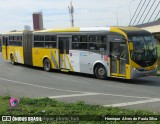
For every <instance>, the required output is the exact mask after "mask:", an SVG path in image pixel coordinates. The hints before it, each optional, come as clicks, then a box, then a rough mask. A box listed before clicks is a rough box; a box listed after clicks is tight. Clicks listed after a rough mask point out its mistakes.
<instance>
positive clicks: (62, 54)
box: [58, 36, 71, 71]
mask: <svg viewBox="0 0 160 124" xmlns="http://www.w3.org/2000/svg"><path fill="white" fill-rule="evenodd" d="M70 42H71V37H70V36H58V49H59V68H60V69H62V70H63V69H64V70H68V71H69V70H70V61H69V48H70Z"/></svg>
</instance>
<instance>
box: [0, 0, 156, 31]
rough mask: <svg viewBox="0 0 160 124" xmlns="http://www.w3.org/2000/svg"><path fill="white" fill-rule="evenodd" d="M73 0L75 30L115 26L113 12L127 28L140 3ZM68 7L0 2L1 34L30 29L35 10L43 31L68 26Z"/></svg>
mask: <svg viewBox="0 0 160 124" xmlns="http://www.w3.org/2000/svg"><path fill="white" fill-rule="evenodd" d="M72 1H73V5H74V9H75V14H74V18H75V27H91V26H114V25H117V20H116V13H118V23H119V25H123V26H126V25H128V24H129V20H130V13H129V8H130V9H131V15H133V14H134V12H135V9H136V8H137V6H138V3H139V2H140V0H135V1H134V0H72ZM146 1H149V0H146ZM151 1H154V0H151ZM158 2H159V0H156V3H155V6H156V4H157V3H158ZM69 4H70V0H0V33H3V32H6V31H10V30H23V28H24V25H29V26H31V28H32V27H33V22H32V13H33V12H37V11H42V12H43V20H44V28H46V29H49V28H62V27H70V21H69V20H70V19H69V14H68V5H69ZM146 4H147V2H146ZM129 6H130V7H129ZM157 13H158V12H157ZM153 19H154V18H153Z"/></svg>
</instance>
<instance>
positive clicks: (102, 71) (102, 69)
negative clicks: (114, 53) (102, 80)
mask: <svg viewBox="0 0 160 124" xmlns="http://www.w3.org/2000/svg"><path fill="white" fill-rule="evenodd" d="M98 75H99V76H103V75H105V70H104V68H102V67H101V68H99V69H98Z"/></svg>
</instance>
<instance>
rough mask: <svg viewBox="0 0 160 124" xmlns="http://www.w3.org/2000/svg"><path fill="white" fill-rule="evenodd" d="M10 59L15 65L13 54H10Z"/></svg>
mask: <svg viewBox="0 0 160 124" xmlns="http://www.w3.org/2000/svg"><path fill="white" fill-rule="evenodd" d="M10 60H11V64H12V65H15V60H14V56H13V55H12V54H11V55H10Z"/></svg>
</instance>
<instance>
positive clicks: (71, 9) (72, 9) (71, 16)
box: [68, 1, 74, 28]
mask: <svg viewBox="0 0 160 124" xmlns="http://www.w3.org/2000/svg"><path fill="white" fill-rule="evenodd" d="M68 9H69V15H70V22H71V27H72V28H73V27H74V7H73V5H72V1H71V2H70V6H68Z"/></svg>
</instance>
